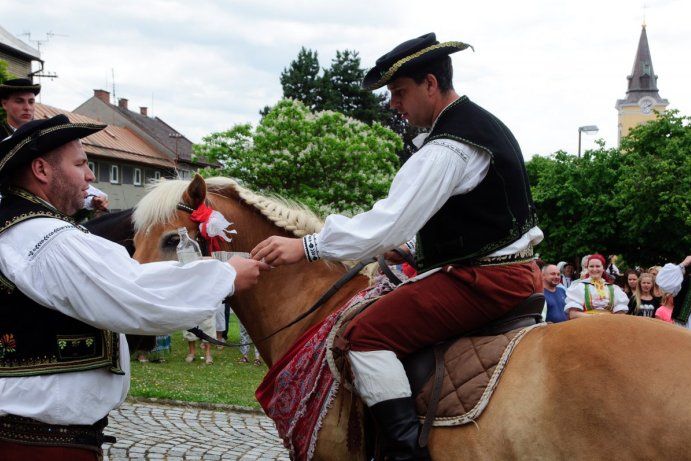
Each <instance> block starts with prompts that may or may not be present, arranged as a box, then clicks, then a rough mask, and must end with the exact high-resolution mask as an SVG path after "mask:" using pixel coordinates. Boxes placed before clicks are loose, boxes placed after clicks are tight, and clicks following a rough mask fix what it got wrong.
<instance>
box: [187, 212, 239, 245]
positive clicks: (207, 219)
mask: <svg viewBox="0 0 691 461" xmlns="http://www.w3.org/2000/svg"><path fill="white" fill-rule="evenodd" d="M190 219H192V221H194V222H198V223H199V232H201V234H202V237H204V239H206V240H207V241H208V242H209V251H210V252H213V251H218V250H220V249H221V240H225V241H226V242H230V241H231V239H230V238H228V237H227V236H226V234H237V231H235V230H226V228H227V227H228V226H230V225H231V224H233V223H231V222H228V221H227V220H226V218H225V217H224V216H223V215H222V214H221V213H219V212H218V211H216V210H214V209H213V208H211V207H210V206H207V205H206V204H205V203H200V204H199V206H198V207H197V209H196V210H194V211H193V212H192V213H191V214H190Z"/></svg>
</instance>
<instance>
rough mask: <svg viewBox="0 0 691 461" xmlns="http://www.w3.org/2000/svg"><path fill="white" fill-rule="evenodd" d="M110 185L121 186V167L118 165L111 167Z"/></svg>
mask: <svg viewBox="0 0 691 461" xmlns="http://www.w3.org/2000/svg"><path fill="white" fill-rule="evenodd" d="M110 183H111V184H120V167H119V166H118V165H111V166H110Z"/></svg>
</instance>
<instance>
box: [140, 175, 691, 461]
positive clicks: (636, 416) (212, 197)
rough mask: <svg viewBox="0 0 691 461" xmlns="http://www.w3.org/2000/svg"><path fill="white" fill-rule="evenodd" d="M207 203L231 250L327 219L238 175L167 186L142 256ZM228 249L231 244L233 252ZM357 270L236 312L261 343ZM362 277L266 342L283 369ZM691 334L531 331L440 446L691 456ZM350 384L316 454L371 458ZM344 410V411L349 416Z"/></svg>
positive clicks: (499, 453) (165, 244) (645, 325)
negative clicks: (487, 393)
mask: <svg viewBox="0 0 691 461" xmlns="http://www.w3.org/2000/svg"><path fill="white" fill-rule="evenodd" d="M205 199H206V200H207V201H208V203H209V204H210V206H212V207H213V208H214V209H216V210H218V211H220V212H221V213H223V214H224V215H225V217H226V218H227V219H228V220H229V221H232V222H234V229H236V230H237V231H238V233H237V236H236V237H235V238H234V239H233V241H232V244H231V247H232V248H230V249H231V250H234V251H250V250H251V249H252V248H253V247H254V246H255V245H256V244H257V243H258V242H260V241H261V240H263V239H264V238H266V237H267V236H269V235H287V236H292V235H297V236H300V235H304V234H306V233H310V232H315V231H317V230H318V229H319V227H320V225H321V224H320V222H319V221H318V220H317V219H316V218H315V217H314V216H313V215H310V214H308V213H306V212H305V211H304V210H299V209H296V208H295V207H291V206H289V205H288V204H286V203H284V202H280V201H278V200H274V199H270V198H266V197H261V196H259V195H257V194H254V193H252V192H250V191H248V190H246V189H245V188H242V187H240V186H238V185H237V184H236V183H235V182H234V181H232V180H228V179H222V178H216V179H213V180H209V181H208V194H207V187H206V185H205V183H204V181H203V180H202V179H201V178H200V177H195V179H194V180H192V181H191V182H186V181H170V182H163V183H160V184H159V185H158V186H157V187H156V188H154V189H153V190H152V191H151V192H150V193H149V194H148V195H147V196H145V197H144V198H143V199H142V201H141V202H140V204H139V205H138V208H137V209H136V210H135V214H134V220H135V227H136V230H137V232H136V235H135V245H136V253H135V258H137V259H138V260H140V261H154V260H161V259H173V258H174V257H175V245H176V242H177V237H176V236H177V234H176V232H175V229H176V228H177V227H180V226H186V227H187V228H188V229H189V230H190V233H192V234H196V224H195V223H193V222H192V221H191V220H190V216H189V214H188V213H187V212H184V211H178V210H177V209H176V205H177V204H178V202H181V201H182V202H184V203H186V204H188V205H189V206H191V207H193V208H194V207H196V206H197V205H198V204H199V203H202V202H203V201H204V200H205ZM227 249H228V248H227ZM344 271H345V269H344V267H342V266H341V265H339V264H333V263H326V262H316V263H308V262H301V263H298V264H295V265H292V266H284V267H281V268H277V269H274V270H273V271H271V272H268V273H264V274H262V276H261V281H260V282H259V285H258V286H257V287H256V288H254V289H252V290H250V291H248V292H246V293H242V294H240V295H238V296H236V297H235V299H234V302H233V310H235V312H237V314H238V316H239V317H240V320H241V321H242V322H243V324H244V325H245V326H246V327H247V330H248V332H249V334H250V336H251V337H252V338H254V339H255V340H258V339H259V338H264V337H266V336H267V335H269V334H270V333H272V332H274V331H276V330H278V329H279V328H280V327H282V326H284V325H286V324H288V323H290V321H291V320H292V319H293V318H295V317H297V316H298V315H299V314H300V313H301V312H303V311H304V310H306V309H307V307H308V306H310V305H312V303H313V302H314V300H315V299H317V298H318V297H319V296H320V295H321V294H322V293H323V292H324V291H325V290H326V289H327V288H328V287H329V286H331V284H332V283H333V282H334V281H335V280H336V279H338V278H339V277H340V276H341V275H342V274H343V273H344ZM366 284H367V279H366V278H365V277H364V276H358V277H356V278H355V279H354V280H352V281H351V282H349V283H347V284H346V285H345V286H344V287H343V289H341V291H339V292H338V293H337V294H336V295H335V296H334V297H333V298H332V299H330V300H329V301H328V302H327V303H326V304H325V305H324V306H323V307H322V308H321V310H320V311H318V312H317V313H315V314H312V315H311V316H309V317H307V318H306V319H305V320H303V321H301V322H300V323H298V324H296V325H294V326H291V327H290V328H288V329H286V330H284V331H282V332H280V333H279V334H277V335H276V336H273V337H271V338H269V339H268V340H266V341H263V342H259V344H258V347H259V349H260V351H261V354H262V357H263V358H264V359H265V360H266V362H267V364H268V365H269V366H271V365H272V364H273V363H275V362H276V361H277V360H278V359H280V358H281V356H282V355H283V354H284V353H285V352H286V351H287V350H288V348H289V346H290V345H291V343H292V342H294V341H295V340H296V338H298V336H299V335H300V334H301V333H302V332H303V331H305V330H306V329H307V328H308V327H309V326H311V325H313V324H314V323H315V322H317V321H318V320H319V319H321V318H323V317H324V316H325V315H326V314H327V313H328V312H330V311H332V310H333V309H335V308H337V306H340V305H341V304H342V303H343V302H345V300H347V299H348V298H349V297H350V296H351V295H352V294H353V293H355V292H357V291H358V290H359V289H361V288H363V287H365V285H366ZM689 363H691V333H690V332H689V331H687V330H685V329H682V328H678V327H675V326H673V325H669V324H665V323H663V322H660V321H656V320H654V319H643V318H635V317H631V316H625V315H597V316H593V317H591V318H585V319H578V320H572V321H568V322H563V323H560V324H555V325H550V326H547V327H542V328H536V329H533V330H532V331H531V332H529V333H528V334H527V335H526V336H525V338H524V339H523V341H522V342H520V343H519V344H518V346H517V347H516V349H515V350H514V352H513V355H512V358H511V360H510V361H509V363H508V365H507V366H506V369H505V371H504V374H503V375H502V377H501V380H500V383H499V386H498V388H497V389H496V391H495V393H494V396H493V397H492V399H491V400H490V402H489V404H488V405H487V407H486V409H485V410H484V412H483V413H482V414H480V416H479V417H478V418H477V419H476V420H475V423H474V424H467V425H464V426H457V427H435V428H433V429H432V431H431V434H430V440H429V449H430V453H431V455H432V458H433V459H435V460H454V461H455V460H459V459H473V460H507V459H520V460H526V459H530V460H557V459H563V460H592V459H627V460H629V459H647V460H651V459H675V460H676V459H691V451H690V449H689V437H688V434H687V429H688V428H690V427H691V398H689V397H690V396H689V391H690V390H691V371H690V370H689V367H687V366H686V365H688V364H689ZM346 392H347V391H344V390H342V389H341V390H339V394H338V395H337V397H336V400H335V402H334V404H333V406H332V407H331V410H329V412H328V414H327V416H326V418H325V421H324V424H323V426H322V429H321V431H320V432H319V439H318V442H317V446H316V450H315V453H314V459H319V460H353V459H365V458H364V454H363V453H358V454H353V453H349V452H348V450H347V448H346V445H347V444H346V427H345V426H346V425H347V421H348V416H349V415H348V412H349V405H340V402H342V401H343V400H346V399H347V398H349V396H348V395H345V394H346ZM339 411H340V415H339Z"/></svg>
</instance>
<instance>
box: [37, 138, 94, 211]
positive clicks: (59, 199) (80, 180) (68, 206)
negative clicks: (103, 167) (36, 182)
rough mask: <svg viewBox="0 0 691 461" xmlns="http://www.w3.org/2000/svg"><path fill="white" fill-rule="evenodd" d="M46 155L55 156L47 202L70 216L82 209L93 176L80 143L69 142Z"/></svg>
mask: <svg viewBox="0 0 691 461" xmlns="http://www.w3.org/2000/svg"><path fill="white" fill-rule="evenodd" d="M48 155H54V156H56V157H55V159H54V161H53V162H52V163H51V174H50V177H49V185H48V201H49V202H50V203H51V204H53V206H55V208H57V209H58V210H60V211H61V212H63V213H64V214H66V215H68V216H71V215H73V214H75V213H76V212H77V211H79V210H81V209H82V208H84V199H85V198H86V195H87V193H86V190H87V189H88V188H89V183H90V182H91V181H93V180H94V179H95V178H94V174H93V172H92V171H91V169H90V168H89V164H88V162H87V158H86V154H85V153H84V149H83V148H82V144H81V142H80V141H78V140H76V141H71V142H69V143H67V144H65V145H64V146H61V147H59V148H58V149H56V150H55V151H53V152H52V153H50V154H48Z"/></svg>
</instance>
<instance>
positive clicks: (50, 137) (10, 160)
mask: <svg viewBox="0 0 691 461" xmlns="http://www.w3.org/2000/svg"><path fill="white" fill-rule="evenodd" d="M105 127H106V125H97V124H93V123H66V124H62V125H56V126H51V127H48V128H46V129H43V130H38V131H36V132H34V133H31V134H30V135H29V136H26V137H20V138H19V139H17V140H16V141H15V142H13V139H12V138H13V137H14V135H13V136H10V137H9V138H7V139H5V140H3V142H2V144H4V146H3V149H2V150H3V151H6V150H8V152H7V154H6V155H4V156H3V158H2V159H1V160H0V178H4V177H6V176H7V174H8V173H10V172H12V171H14V170H15V169H17V168H18V167H21V166H22V165H26V164H28V163H30V162H31V161H32V160H34V159H35V158H37V157H40V156H42V155H45V154H47V153H49V152H51V151H52V150H54V149H57V148H58V147H60V146H63V145H65V144H67V143H69V142H71V141H74V140H76V139H81V138H85V137H87V136H89V135H92V134H94V133H97V132H99V131H101V130H102V129H103V128H105ZM16 133H17V132H15V134H16Z"/></svg>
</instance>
